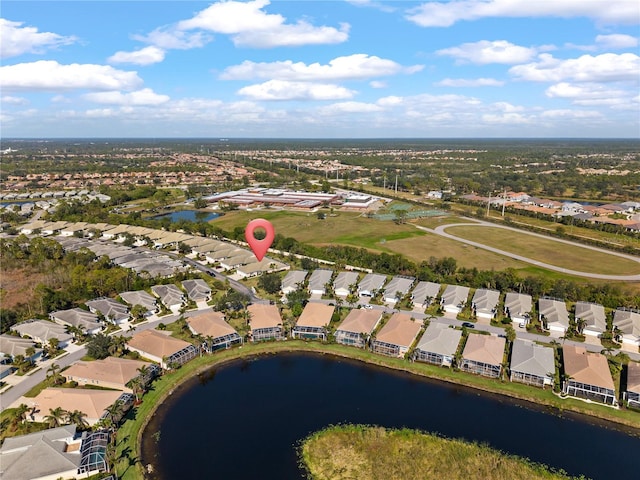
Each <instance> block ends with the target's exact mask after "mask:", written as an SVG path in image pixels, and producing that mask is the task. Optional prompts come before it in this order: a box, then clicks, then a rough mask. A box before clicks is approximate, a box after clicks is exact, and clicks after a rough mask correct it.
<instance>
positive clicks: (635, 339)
mask: <svg viewBox="0 0 640 480" xmlns="http://www.w3.org/2000/svg"><path fill="white" fill-rule="evenodd" d="M613 326H614V329H617V330H618V331H619V332H620V333H619V335H618V339H619V340H622V344H623V345H626V346H627V347H630V348H638V347H640V312H639V311H637V310H631V309H628V308H619V309H617V310H616V311H615V313H614V314H613Z"/></svg>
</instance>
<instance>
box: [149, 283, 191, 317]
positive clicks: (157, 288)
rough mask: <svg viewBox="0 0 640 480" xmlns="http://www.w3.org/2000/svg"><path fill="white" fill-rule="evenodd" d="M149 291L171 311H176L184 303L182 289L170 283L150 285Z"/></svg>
mask: <svg viewBox="0 0 640 480" xmlns="http://www.w3.org/2000/svg"><path fill="white" fill-rule="evenodd" d="M151 292H153V294H154V295H155V296H156V297H158V298H159V299H160V301H161V302H162V304H163V305H164V306H165V307H167V308H168V309H169V310H171V311H172V312H173V313H178V312H179V311H180V309H181V308H182V306H183V305H184V303H185V302H184V294H183V293H182V290H180V289H179V288H178V287H176V286H175V285H174V284H172V283H170V284H168V285H154V286H153V287H151Z"/></svg>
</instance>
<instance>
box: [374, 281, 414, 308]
mask: <svg viewBox="0 0 640 480" xmlns="http://www.w3.org/2000/svg"><path fill="white" fill-rule="evenodd" d="M415 281H416V279H415V278H414V277H405V276H403V275H396V276H395V277H393V278H392V279H391V280H390V281H389V283H388V284H387V286H386V287H385V288H384V293H383V294H382V298H383V300H384V301H385V302H386V303H390V304H392V305H395V304H396V302H397V301H398V299H400V300H402V299H403V298H404V297H405V296H406V295H407V294H408V293H409V290H411V287H412V286H413V283H414V282H415Z"/></svg>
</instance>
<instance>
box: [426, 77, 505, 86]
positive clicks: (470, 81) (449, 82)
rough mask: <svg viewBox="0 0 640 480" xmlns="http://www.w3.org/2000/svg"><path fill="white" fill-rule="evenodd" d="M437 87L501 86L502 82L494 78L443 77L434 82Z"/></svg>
mask: <svg viewBox="0 0 640 480" xmlns="http://www.w3.org/2000/svg"><path fill="white" fill-rule="evenodd" d="M435 85H436V86H438V87H501V86H503V85H504V82H503V81H501V80H496V79H495V78H445V79H444V80H440V81H439V82H436V83H435Z"/></svg>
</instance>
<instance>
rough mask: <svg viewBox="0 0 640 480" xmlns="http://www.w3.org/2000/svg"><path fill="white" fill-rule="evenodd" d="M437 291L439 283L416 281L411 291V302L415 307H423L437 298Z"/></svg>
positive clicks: (438, 291)
mask: <svg viewBox="0 0 640 480" xmlns="http://www.w3.org/2000/svg"><path fill="white" fill-rule="evenodd" d="M439 293H440V284H439V283H434V282H418V284H417V285H416V288H414V289H413V292H411V302H412V303H413V306H414V307H415V308H420V309H425V308H427V307H428V306H429V305H431V304H432V303H433V302H434V301H435V300H436V299H437V298H438V294H439Z"/></svg>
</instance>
